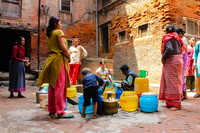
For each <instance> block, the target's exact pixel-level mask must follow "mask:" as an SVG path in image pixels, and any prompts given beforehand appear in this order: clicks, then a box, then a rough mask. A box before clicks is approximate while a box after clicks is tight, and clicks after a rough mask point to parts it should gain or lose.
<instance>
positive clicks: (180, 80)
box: [159, 25, 200, 110]
mask: <svg viewBox="0 0 200 133" xmlns="http://www.w3.org/2000/svg"><path fill="white" fill-rule="evenodd" d="M184 34H185V31H183V29H181V28H177V29H176V28H175V27H174V26H173V25H168V26H167V27H166V34H165V35H164V36H163V38H162V47H161V54H162V64H163V68H162V76H161V82H160V93H159V99H160V100H165V101H166V107H168V108H170V109H171V110H180V109H181V100H186V99H187V98H188V97H187V93H186V92H187V91H186V90H187V89H189V90H191V91H193V90H194V84H195V73H194V71H195V69H196V93H197V94H196V95H195V96H194V97H195V98H197V97H199V87H200V86H199V78H198V77H199V68H198V65H199V63H198V60H199V57H198V55H199V48H198V45H199V42H197V43H196V46H195V38H193V37H192V38H191V39H190V41H189V43H188V40H187V38H186V37H185V36H184ZM194 47H195V49H194Z"/></svg>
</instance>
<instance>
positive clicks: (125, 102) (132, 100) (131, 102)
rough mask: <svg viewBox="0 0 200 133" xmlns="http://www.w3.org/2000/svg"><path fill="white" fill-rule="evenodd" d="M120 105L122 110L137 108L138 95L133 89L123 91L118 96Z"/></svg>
mask: <svg viewBox="0 0 200 133" xmlns="http://www.w3.org/2000/svg"><path fill="white" fill-rule="evenodd" d="M120 106H121V109H122V110H124V111H129V112H131V111H135V110H137V109H138V96H137V95H136V94H135V92H134V91H124V92H123V93H122V95H121V97H120Z"/></svg>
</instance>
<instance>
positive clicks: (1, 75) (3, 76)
mask: <svg viewBox="0 0 200 133" xmlns="http://www.w3.org/2000/svg"><path fill="white" fill-rule="evenodd" d="M25 79H26V80H35V75H32V74H29V73H26V75H25ZM6 80H9V73H8V72H0V81H6Z"/></svg>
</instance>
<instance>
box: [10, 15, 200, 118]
mask: <svg viewBox="0 0 200 133" xmlns="http://www.w3.org/2000/svg"><path fill="white" fill-rule="evenodd" d="M184 34H185V32H184V31H183V30H182V29H181V28H177V29H176V28H175V27H174V26H173V25H168V26H167V27H166V35H164V36H163V38H162V46H161V54H162V64H163V68H162V76H161V82H160V93H159V99H160V100H165V101H166V107H168V108H170V109H171V110H180V109H181V100H186V99H187V93H186V90H187V89H189V90H190V91H194V89H195V69H196V95H195V96H194V97H195V98H197V97H200V71H199V70H200V57H199V56H198V55H199V53H200V41H199V42H197V43H196V46H195V38H193V37H192V38H191V39H190V40H189V42H188V41H187V38H186V37H185V36H184ZM46 35H47V37H48V46H49V50H50V53H49V56H48V58H47V60H46V62H45V64H44V66H43V68H42V71H41V74H40V76H39V79H38V82H37V85H42V84H43V83H49V89H48V111H49V116H51V117H52V118H54V117H58V118H73V117H74V116H73V115H72V114H66V112H65V111H64V108H65V106H66V88H67V87H70V85H71V84H72V85H75V84H77V78H78V73H79V69H80V65H81V60H82V59H83V58H85V57H86V56H87V54H88V53H87V51H86V50H85V48H84V47H82V46H81V45H80V40H79V39H78V38H75V39H74V40H73V46H71V47H70V48H69V49H68V43H67V41H66V39H65V35H64V33H63V31H62V30H61V23H60V19H59V18H57V17H51V18H50V20H49V25H48V27H47V30H46ZM16 43H17V45H16V46H14V47H13V50H12V57H11V61H10V84H9V91H10V96H9V98H14V97H15V96H14V92H18V97H19V98H25V96H23V95H22V94H21V92H23V91H25V66H24V63H25V64H26V63H29V59H28V58H26V57H25V48H24V44H25V38H24V37H22V36H20V37H19V38H18V39H17V42H16ZM119 69H120V70H121V72H122V74H124V75H125V76H126V79H125V80H123V81H122V82H121V87H122V89H123V90H124V91H133V90H134V81H135V78H137V77H138V75H137V74H136V73H135V72H133V71H132V70H130V69H129V67H128V65H126V64H124V65H122V66H121V67H120V68H119ZM82 75H83V79H82V83H83V87H84V90H83V95H84V99H85V100H84V104H83V111H82V114H81V117H82V118H84V117H85V110H86V107H87V106H89V105H90V104H91V103H90V98H93V105H94V114H93V118H97V117H98V116H97V114H96V112H97V101H98V94H97V93H98V92H97V89H98V88H99V87H98V86H100V88H101V89H102V90H104V89H105V87H106V86H109V85H110V84H112V83H113V79H114V78H113V70H112V69H107V68H106V62H105V61H103V60H102V61H100V67H99V68H98V69H97V70H96V74H94V73H92V72H91V70H90V68H84V69H83V70H82ZM97 83H98V84H97Z"/></svg>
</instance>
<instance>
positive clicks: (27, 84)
mask: <svg viewBox="0 0 200 133" xmlns="http://www.w3.org/2000/svg"><path fill="white" fill-rule="evenodd" d="M34 84H35V81H34V80H26V86H33V85H34ZM0 86H3V87H8V86H9V81H8V80H7V81H0Z"/></svg>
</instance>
